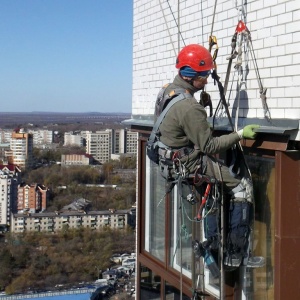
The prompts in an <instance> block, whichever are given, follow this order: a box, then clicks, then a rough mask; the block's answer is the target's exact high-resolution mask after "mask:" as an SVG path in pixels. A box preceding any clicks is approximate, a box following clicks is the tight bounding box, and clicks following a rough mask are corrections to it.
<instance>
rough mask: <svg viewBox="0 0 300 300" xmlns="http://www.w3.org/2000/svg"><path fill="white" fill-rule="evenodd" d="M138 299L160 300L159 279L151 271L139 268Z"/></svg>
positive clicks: (142, 267)
mask: <svg viewBox="0 0 300 300" xmlns="http://www.w3.org/2000/svg"><path fill="white" fill-rule="evenodd" d="M140 287H141V297H140V299H160V290H161V279H160V276H158V275H156V274H155V273H154V272H153V271H152V270H151V269H149V268H147V267H145V266H143V265H142V266H141V282H140Z"/></svg>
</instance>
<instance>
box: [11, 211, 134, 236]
mask: <svg viewBox="0 0 300 300" xmlns="http://www.w3.org/2000/svg"><path fill="white" fill-rule="evenodd" d="M128 226H131V227H133V228H134V227H135V211H134V210H132V209H128V210H114V209H112V210H105V211H89V212H84V211H71V212H67V211H66V212H53V213H52V212H51V213H50V212H49V213H38V214H37V213H28V214H13V216H12V222H11V231H12V232H24V231H26V232H28V231H43V232H58V231H61V230H64V229H66V228H80V227H90V228H92V229H95V230H100V229H101V228H107V227H109V228H111V229H119V230H121V229H125V228H127V227H128Z"/></svg>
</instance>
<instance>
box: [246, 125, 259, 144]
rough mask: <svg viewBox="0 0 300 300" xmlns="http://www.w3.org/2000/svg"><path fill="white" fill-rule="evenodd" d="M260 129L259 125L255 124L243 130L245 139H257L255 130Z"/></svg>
mask: <svg viewBox="0 0 300 300" xmlns="http://www.w3.org/2000/svg"><path fill="white" fill-rule="evenodd" d="M259 127H260V126H259V125H255V124H250V125H247V126H245V127H244V128H243V138H244V139H250V140H253V139H255V137H256V135H257V133H256V132H255V131H254V129H257V128H259Z"/></svg>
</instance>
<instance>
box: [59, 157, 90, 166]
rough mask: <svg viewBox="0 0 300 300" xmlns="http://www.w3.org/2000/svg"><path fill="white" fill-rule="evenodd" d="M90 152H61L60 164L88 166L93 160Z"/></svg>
mask: <svg viewBox="0 0 300 300" xmlns="http://www.w3.org/2000/svg"><path fill="white" fill-rule="evenodd" d="M93 160H94V159H93V157H92V156H91V155H90V154H62V155H61V165H62V166H88V165H90V164H91V163H92V162H93Z"/></svg>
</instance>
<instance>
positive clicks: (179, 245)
mask: <svg viewBox="0 0 300 300" xmlns="http://www.w3.org/2000/svg"><path fill="white" fill-rule="evenodd" d="M188 194H190V189H189V187H188V186H187V185H184V186H183V190H182V195H183V197H182V199H181V197H179V193H178V189H177V186H175V187H174V190H173V197H172V201H171V223H170V226H171V228H170V232H171V245H170V265H171V267H173V268H175V269H176V270H178V271H181V270H182V273H183V274H184V275H185V276H187V277H188V278H192V273H191V270H192V263H193V262H192V261H193V258H192V255H193V251H192V231H193V223H194V216H193V211H194V210H193V206H192V205H191V204H190V203H189V202H188V201H187V200H186V196H187V195H188Z"/></svg>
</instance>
